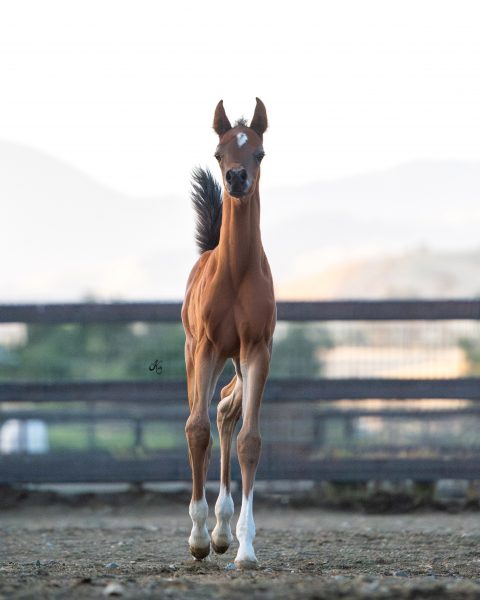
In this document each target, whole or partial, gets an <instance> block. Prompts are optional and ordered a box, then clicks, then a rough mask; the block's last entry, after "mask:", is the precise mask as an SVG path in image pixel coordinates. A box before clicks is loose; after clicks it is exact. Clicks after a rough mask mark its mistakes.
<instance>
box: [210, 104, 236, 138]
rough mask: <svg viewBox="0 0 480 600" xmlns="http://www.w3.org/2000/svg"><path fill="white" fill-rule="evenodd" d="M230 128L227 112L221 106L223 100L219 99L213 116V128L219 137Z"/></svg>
mask: <svg viewBox="0 0 480 600" xmlns="http://www.w3.org/2000/svg"><path fill="white" fill-rule="evenodd" d="M231 128H232V125H231V124H230V121H229V120H228V117H227V113H226V112H225V109H224V108H223V100H220V102H219V103H218V104H217V108H216V109H215V116H214V117H213V129H214V130H215V131H216V132H217V133H218V135H219V136H220V137H221V136H222V135H223V134H224V133H226V132H227V131H228V130H229V129H231Z"/></svg>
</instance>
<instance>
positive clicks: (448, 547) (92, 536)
mask: <svg viewBox="0 0 480 600" xmlns="http://www.w3.org/2000/svg"><path fill="white" fill-rule="evenodd" d="M13 504H14V505H13V506H11V507H7V508H3V509H2V510H1V520H0V598H2V599H3V598H5V599H8V600H10V599H17V598H22V599H27V598H32V599H36V600H37V599H42V598H72V599H76V598H79V599H83V598H105V597H121V598H125V599H130V598H168V599H173V600H175V599H179V598H188V599H189V600H190V599H191V600H200V599H210V598H228V599H229V600H235V599H237V598H238V599H241V600H245V599H247V598H248V599H250V598H253V599H259V600H260V599H261V600H264V599H267V598H268V599H280V600H283V599H290V598H302V599H304V598H305V599H314V598H315V599H337V598H355V599H365V600H366V599H377V598H422V599H430V598H431V599H436V600H438V599H440V600H441V599H443V598H452V599H455V600H462V599H464V598H468V599H473V598H475V599H476V598H478V599H480V513H478V512H473V511H472V512H468V511H464V512H460V513H457V514H450V513H448V512H441V511H437V512H432V511H430V512H420V511H417V512H413V513H409V514H396V515H395V514H394V515H391V514H390V515H385V514H384V515H371V514H361V513H353V512H340V511H327V510H324V509H319V508H299V509H294V508H282V507H280V506H269V505H268V504H262V503H261V502H259V503H258V505H257V507H256V512H255V519H256V524H257V539H256V544H255V547H256V552H257V557H258V559H259V561H260V566H259V568H258V569H257V570H256V571H244V572H242V571H239V570H237V569H235V568H234V566H233V564H232V563H233V560H234V557H235V550H236V544H234V545H233V546H232V547H231V549H230V550H229V551H228V552H227V554H225V555H222V556H216V555H212V556H211V557H209V559H207V560H206V561H203V562H194V561H193V560H192V559H191V557H190V556H189V554H188V545H187V538H188V534H189V529H190V521H189V517H188V510H187V506H188V501H186V499H185V498H179V499H177V500H176V501H172V500H171V499H170V500H165V499H163V500H160V501H159V500H158V499H157V500H154V501H153V502H152V501H149V502H147V503H146V502H127V503H124V504H123V505H115V503H113V505H112V504H105V503H99V502H96V501H94V500H92V499H89V500H88V501H84V502H83V501H80V502H77V503H76V505H72V504H70V505H68V504H67V505H66V504H58V503H56V502H53V503H49V504H46V505H35V504H32V503H29V502H18V503H13ZM238 508H239V507H238V506H237V510H236V515H238ZM210 514H211V515H213V506H211V510H210ZM213 524H214V523H213V518H212V517H211V518H210V522H209V525H210V527H213Z"/></svg>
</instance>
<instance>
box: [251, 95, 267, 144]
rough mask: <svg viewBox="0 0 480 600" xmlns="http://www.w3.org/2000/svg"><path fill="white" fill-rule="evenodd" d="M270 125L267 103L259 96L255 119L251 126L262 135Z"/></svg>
mask: <svg viewBox="0 0 480 600" xmlns="http://www.w3.org/2000/svg"><path fill="white" fill-rule="evenodd" d="M267 127H268V120H267V110H266V108H265V104H264V103H263V102H262V101H261V100H260V98H257V105H256V106H255V112H254V113H253V119H252V122H251V123H250V128H251V129H253V130H254V131H255V132H256V133H258V135H259V136H260V137H262V136H263V134H264V133H265V131H266V130H267Z"/></svg>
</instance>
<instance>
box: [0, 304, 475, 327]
mask: <svg viewBox="0 0 480 600" xmlns="http://www.w3.org/2000/svg"><path fill="white" fill-rule="evenodd" d="M181 306H182V305H181V303H180V302H118V303H113V304H107V303H97V302H84V303H70V304H3V305H2V304H0V323H17V322H18V323H115V322H126V321H145V322H151V321H164V322H179V321H180V311H181ZM277 314H278V319H279V320H280V321H410V320H413V321H433V320H453V319H475V320H478V319H480V299H479V300H470V299H462V300H357V301H350V300H345V301H341V300H339V301H325V302H315V301H312V302H297V301H295V302H277Z"/></svg>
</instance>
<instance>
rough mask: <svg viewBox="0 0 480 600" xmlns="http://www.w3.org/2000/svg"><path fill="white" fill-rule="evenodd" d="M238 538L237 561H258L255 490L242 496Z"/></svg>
mask: <svg viewBox="0 0 480 600" xmlns="http://www.w3.org/2000/svg"><path fill="white" fill-rule="evenodd" d="M236 533H237V539H238V542H239V544H240V545H239V548H238V552H237V556H236V557H235V562H241V561H246V562H251V563H256V562H257V557H256V556H255V551H254V549H253V540H254V539H255V522H254V520H253V490H250V493H249V494H248V498H246V497H245V496H243V497H242V509H241V511H240V517H239V518H238V522H237V531H236Z"/></svg>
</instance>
